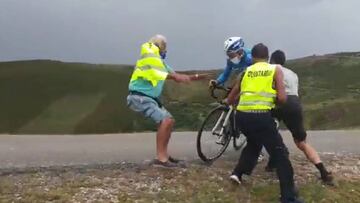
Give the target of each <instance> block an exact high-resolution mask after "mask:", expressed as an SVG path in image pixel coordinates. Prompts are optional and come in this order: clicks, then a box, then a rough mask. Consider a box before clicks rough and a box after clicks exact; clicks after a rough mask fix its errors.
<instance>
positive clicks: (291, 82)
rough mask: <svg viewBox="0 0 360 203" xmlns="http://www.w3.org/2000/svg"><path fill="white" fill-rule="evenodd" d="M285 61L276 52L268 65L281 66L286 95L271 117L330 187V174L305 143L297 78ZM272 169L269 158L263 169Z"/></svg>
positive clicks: (310, 147)
mask: <svg viewBox="0 0 360 203" xmlns="http://www.w3.org/2000/svg"><path fill="white" fill-rule="evenodd" d="M285 61H286V57H285V53H284V52H283V51H281V50H276V51H275V52H274V53H272V54H271V58H270V63H271V64H279V65H281V66H280V67H281V70H282V71H283V73H284V83H285V90H286V94H287V101H286V103H285V104H284V105H281V106H279V107H278V108H275V109H274V110H273V112H272V113H273V116H274V117H276V118H277V119H278V120H282V121H283V122H284V123H285V125H286V127H287V128H288V129H289V130H290V132H291V134H292V136H293V138H294V142H295V144H296V146H297V147H298V148H299V149H300V150H301V151H302V152H303V153H304V154H305V156H306V157H307V158H308V159H309V161H311V162H312V163H313V164H314V165H315V167H316V168H317V169H318V170H319V172H320V175H321V180H322V181H323V182H324V183H326V184H330V185H332V184H333V176H332V174H331V173H330V172H328V171H327V170H326V168H325V166H324V164H323V163H322V162H321V160H320V157H319V155H318V153H317V152H316V150H315V149H314V148H313V147H312V146H311V145H310V144H309V143H307V142H306V136H307V134H306V131H305V128H304V123H303V112H302V106H301V101H300V99H299V94H298V86H299V82H298V76H297V75H296V73H294V72H293V71H291V70H290V69H287V68H285V67H283V65H284V63H285ZM274 168H275V163H274V160H273V159H272V158H271V157H270V159H269V162H268V164H267V166H266V168H265V169H266V171H272V170H273V169H274Z"/></svg>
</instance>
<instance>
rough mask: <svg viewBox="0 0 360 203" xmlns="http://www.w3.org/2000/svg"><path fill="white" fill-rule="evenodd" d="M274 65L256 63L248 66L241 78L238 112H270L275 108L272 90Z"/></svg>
mask: <svg viewBox="0 0 360 203" xmlns="http://www.w3.org/2000/svg"><path fill="white" fill-rule="evenodd" d="M275 70H276V65H271V64H269V63H266V62H258V63H255V64H254V65H252V66H249V67H248V68H247V69H246V71H245V74H244V76H243V78H242V81H241V84H240V88H241V92H240V100H239V104H238V106H237V110H239V111H252V110H270V109H272V108H274V107H275V99H276V90H275V89H274V88H273V83H274V75H275Z"/></svg>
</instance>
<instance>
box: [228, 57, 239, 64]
mask: <svg viewBox="0 0 360 203" xmlns="http://www.w3.org/2000/svg"><path fill="white" fill-rule="evenodd" d="M230 61H231V63H233V64H239V63H240V59H239V57H234V58H232V59H230Z"/></svg>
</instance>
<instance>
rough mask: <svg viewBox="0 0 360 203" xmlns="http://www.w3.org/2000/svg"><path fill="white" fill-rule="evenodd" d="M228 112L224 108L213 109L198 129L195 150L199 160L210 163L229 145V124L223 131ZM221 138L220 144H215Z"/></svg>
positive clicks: (227, 109) (226, 108)
mask: <svg viewBox="0 0 360 203" xmlns="http://www.w3.org/2000/svg"><path fill="white" fill-rule="evenodd" d="M228 111H229V108H228V107H226V106H219V107H217V108H215V109H213V110H212V111H211V112H210V113H209V115H208V116H207V117H206V119H205V120H204V122H203V124H202V125H201V128H200V129H199V132H198V136H197V141H196V149H197V153H198V155H199V157H200V158H201V160H203V161H205V162H207V163H211V162H213V161H215V160H216V159H217V158H219V157H220V156H221V155H222V154H223V153H224V152H225V150H226V148H227V147H228V145H229V143H230V140H231V136H230V122H228V124H227V125H226V126H225V128H224V129H223V124H224V122H225V118H226V115H227V113H228ZM221 132H222V134H221ZM221 137H222V139H221V141H222V142H221V144H220V143H217V141H219V139H220V138H221Z"/></svg>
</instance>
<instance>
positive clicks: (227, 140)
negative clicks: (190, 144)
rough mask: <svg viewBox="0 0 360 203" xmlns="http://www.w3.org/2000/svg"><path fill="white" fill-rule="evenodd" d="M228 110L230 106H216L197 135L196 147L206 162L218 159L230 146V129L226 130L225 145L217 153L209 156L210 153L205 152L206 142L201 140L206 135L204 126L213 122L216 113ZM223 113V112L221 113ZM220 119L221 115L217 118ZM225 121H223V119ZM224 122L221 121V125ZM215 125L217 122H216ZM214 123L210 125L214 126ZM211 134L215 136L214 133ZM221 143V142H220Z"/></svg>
mask: <svg viewBox="0 0 360 203" xmlns="http://www.w3.org/2000/svg"><path fill="white" fill-rule="evenodd" d="M226 111H228V107H226V106H223V105H222V106H218V107H216V108H214V109H213V110H211V112H210V113H209V114H208V115H207V117H206V118H205V120H204V122H203V123H202V125H201V127H200V129H199V131H198V135H197V140H196V149H197V153H198V156H199V157H200V159H201V160H203V161H204V162H206V163H212V162H213V161H215V160H216V159H218V158H219V157H220V156H221V155H222V154H223V153H224V152H225V150H226V149H227V147H228V146H229V143H230V140H231V135H230V129H227V130H225V136H226V137H225V142H224V145H223V146H222V147H221V148H220V149H219V150H218V151H217V152H216V153H215V155H212V156H209V155H208V154H206V153H205V152H204V150H203V149H204V145H205V143H204V142H203V143H202V141H201V138H202V137H203V136H205V135H204V133H203V132H204V128H205V126H206V125H207V124H209V122H211V120H210V119H211V118H212V117H213V116H214V117H216V114H219V113H222V112H226ZM220 115H221V114H220ZM218 119H219V117H218V118H217V119H215V120H216V121H217V120H218ZM222 122H223V121H222ZM222 122H221V126H222ZM214 125H215V124H214ZM214 125H212V124H211V125H210V126H214ZM211 136H214V135H213V134H212V135H211ZM219 145H220V144H219Z"/></svg>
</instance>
